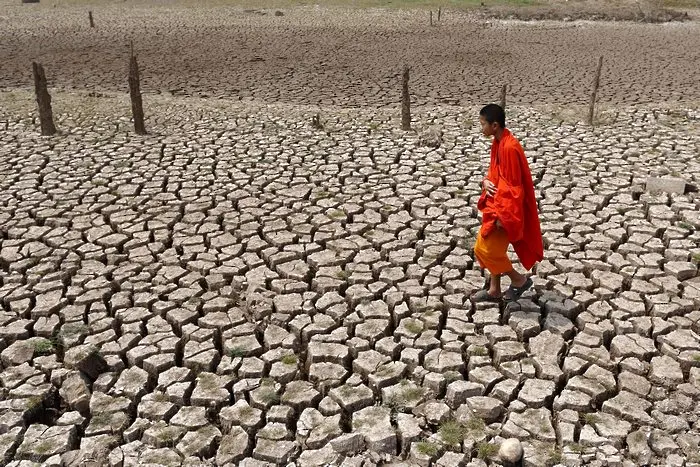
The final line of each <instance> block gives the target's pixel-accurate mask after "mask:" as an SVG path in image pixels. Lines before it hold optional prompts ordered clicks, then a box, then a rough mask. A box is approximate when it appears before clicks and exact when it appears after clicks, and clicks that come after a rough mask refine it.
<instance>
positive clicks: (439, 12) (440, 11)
mask: <svg viewBox="0 0 700 467" xmlns="http://www.w3.org/2000/svg"><path fill="white" fill-rule="evenodd" d="M440 16H442V7H438V23H439V22H440Z"/></svg>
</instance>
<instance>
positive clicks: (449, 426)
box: [439, 420, 467, 446]
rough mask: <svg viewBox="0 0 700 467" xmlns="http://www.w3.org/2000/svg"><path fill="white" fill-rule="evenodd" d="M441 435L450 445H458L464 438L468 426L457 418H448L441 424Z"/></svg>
mask: <svg viewBox="0 0 700 467" xmlns="http://www.w3.org/2000/svg"><path fill="white" fill-rule="evenodd" d="M439 433H440V437H441V438H442V440H443V441H444V442H445V443H447V444H449V445H450V446H458V445H460V444H461V443H462V440H464V435H465V434H466V433H467V430H466V428H465V427H464V425H462V424H461V423H459V422H457V421H456V420H448V421H446V422H445V423H443V424H442V425H441V426H440V430H439Z"/></svg>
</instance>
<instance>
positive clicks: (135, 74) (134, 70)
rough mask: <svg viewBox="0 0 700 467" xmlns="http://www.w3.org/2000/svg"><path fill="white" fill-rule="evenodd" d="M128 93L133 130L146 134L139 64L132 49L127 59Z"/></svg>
mask: <svg viewBox="0 0 700 467" xmlns="http://www.w3.org/2000/svg"><path fill="white" fill-rule="evenodd" d="M129 95H130V96H131V112H132V114H133V116H134V131H136V134H138V135H145V134H146V126H145V125H144V123H143V100H142V99H141V84H140V78H139V64H138V62H137V61H136V55H134V53H133V50H132V53H131V59H130V61H129Z"/></svg>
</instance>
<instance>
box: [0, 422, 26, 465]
mask: <svg viewBox="0 0 700 467" xmlns="http://www.w3.org/2000/svg"><path fill="white" fill-rule="evenodd" d="M21 434H22V428H20V427H15V428H12V429H10V430H8V431H6V432H4V433H2V434H0V464H3V465H7V464H8V463H9V462H10V461H11V460H12V457H13V455H14V453H15V449H17V446H19V444H20V442H21V441H22V438H21V437H20V435H21Z"/></svg>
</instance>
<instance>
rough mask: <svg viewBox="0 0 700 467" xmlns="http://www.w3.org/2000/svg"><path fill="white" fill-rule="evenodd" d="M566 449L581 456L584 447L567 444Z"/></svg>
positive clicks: (576, 444)
mask: <svg viewBox="0 0 700 467" xmlns="http://www.w3.org/2000/svg"><path fill="white" fill-rule="evenodd" d="M568 448H569V449H570V450H571V452H575V453H577V454H581V453H582V452H583V450H584V447H583V446H581V445H580V444H578V443H574V444H569V445H568Z"/></svg>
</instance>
